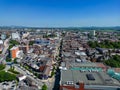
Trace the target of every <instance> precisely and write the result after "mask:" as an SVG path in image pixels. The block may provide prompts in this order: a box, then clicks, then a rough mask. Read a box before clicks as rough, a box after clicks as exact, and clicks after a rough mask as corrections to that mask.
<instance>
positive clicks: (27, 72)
mask: <svg viewBox="0 0 120 90" xmlns="http://www.w3.org/2000/svg"><path fill="white" fill-rule="evenodd" d="M13 66H14V67H15V69H16V70H17V71H19V72H20V73H21V74H23V75H25V76H27V77H29V78H31V79H32V80H33V81H34V82H35V83H36V85H38V86H39V88H41V87H42V85H43V84H44V83H43V82H41V80H39V79H37V78H34V77H36V76H34V75H33V74H32V73H30V72H29V71H28V70H26V69H25V68H23V67H21V66H18V65H16V64H13Z"/></svg>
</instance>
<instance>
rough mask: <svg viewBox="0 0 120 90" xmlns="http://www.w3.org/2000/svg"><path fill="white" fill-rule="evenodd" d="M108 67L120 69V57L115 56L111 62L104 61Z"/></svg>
mask: <svg viewBox="0 0 120 90" xmlns="http://www.w3.org/2000/svg"><path fill="white" fill-rule="evenodd" d="M104 62H105V64H106V65H108V66H111V67H117V68H120V56H119V55H114V56H112V57H111V58H110V59H109V60H105V61H104Z"/></svg>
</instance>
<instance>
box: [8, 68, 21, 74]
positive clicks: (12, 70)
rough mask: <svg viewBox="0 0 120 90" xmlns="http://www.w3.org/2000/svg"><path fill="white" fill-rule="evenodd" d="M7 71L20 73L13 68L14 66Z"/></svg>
mask: <svg viewBox="0 0 120 90" xmlns="http://www.w3.org/2000/svg"><path fill="white" fill-rule="evenodd" d="M8 71H9V72H12V73H13V74H20V73H19V72H17V71H15V70H14V67H11V68H10V69H9V70H8Z"/></svg>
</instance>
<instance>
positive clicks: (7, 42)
mask: <svg viewBox="0 0 120 90" xmlns="http://www.w3.org/2000/svg"><path fill="white" fill-rule="evenodd" d="M9 40H10V37H9V38H8V39H6V40H5V41H4V46H5V47H4V49H3V51H2V54H3V55H5V53H6V51H7V49H8V48H9Z"/></svg>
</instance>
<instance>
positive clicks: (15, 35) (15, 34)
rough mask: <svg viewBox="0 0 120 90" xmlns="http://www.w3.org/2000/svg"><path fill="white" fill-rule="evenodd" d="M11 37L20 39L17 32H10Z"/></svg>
mask: <svg viewBox="0 0 120 90" xmlns="http://www.w3.org/2000/svg"><path fill="white" fill-rule="evenodd" d="M12 39H20V35H19V33H18V32H16V33H12Z"/></svg>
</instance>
